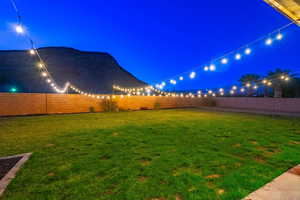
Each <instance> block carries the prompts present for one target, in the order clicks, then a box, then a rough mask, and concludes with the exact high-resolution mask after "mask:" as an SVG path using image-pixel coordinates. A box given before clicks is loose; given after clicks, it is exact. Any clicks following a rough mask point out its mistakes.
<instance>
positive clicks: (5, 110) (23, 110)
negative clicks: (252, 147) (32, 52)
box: [0, 93, 300, 116]
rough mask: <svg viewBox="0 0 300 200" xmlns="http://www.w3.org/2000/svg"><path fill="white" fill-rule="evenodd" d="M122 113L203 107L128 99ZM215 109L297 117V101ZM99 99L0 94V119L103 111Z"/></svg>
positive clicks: (198, 102)
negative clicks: (293, 115)
mask: <svg viewBox="0 0 300 200" xmlns="http://www.w3.org/2000/svg"><path fill="white" fill-rule="evenodd" d="M114 100H115V101H116V102H117V104H118V106H119V108H120V109H122V110H140V109H153V108H154V107H155V105H157V104H159V107H160V108H187V107H201V106H205V105H207V99H206V98H180V97H158V96H155V97H153V96H131V97H127V96H125V97H124V98H120V96H116V98H115V99H114ZM214 100H215V102H216V106H217V107H224V108H237V109H238V108H240V109H251V110H260V111H273V112H290V113H300V99H299V98H298V99H296V98H295V99H281V98H247V97H217V98H214ZM102 101H103V100H101V99H94V98H90V97H87V96H83V95H78V94H36V93H0V116H13V115H36V114H59V113H84V112H91V111H92V110H93V111H94V112H101V111H103V108H102V105H101V102H102Z"/></svg>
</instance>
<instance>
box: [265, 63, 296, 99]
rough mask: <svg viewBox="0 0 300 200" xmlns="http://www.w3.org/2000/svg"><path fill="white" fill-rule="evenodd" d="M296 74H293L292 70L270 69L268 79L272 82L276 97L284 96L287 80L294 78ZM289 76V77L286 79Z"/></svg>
mask: <svg viewBox="0 0 300 200" xmlns="http://www.w3.org/2000/svg"><path fill="white" fill-rule="evenodd" d="M295 75H296V74H291V71H290V70H283V69H279V68H277V69H275V71H269V73H268V79H270V80H271V82H272V88H273V89H274V97H275V98H281V97H282V96H283V92H282V91H283V88H284V86H285V84H286V81H287V80H289V79H290V78H293V77H294V76H295ZM286 77H288V79H285V78H286Z"/></svg>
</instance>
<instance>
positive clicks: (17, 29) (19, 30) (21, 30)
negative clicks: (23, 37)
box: [16, 25, 24, 33]
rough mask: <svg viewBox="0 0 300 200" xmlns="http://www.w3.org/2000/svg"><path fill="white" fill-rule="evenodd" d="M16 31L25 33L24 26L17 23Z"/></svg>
mask: <svg viewBox="0 0 300 200" xmlns="http://www.w3.org/2000/svg"><path fill="white" fill-rule="evenodd" d="M16 32H17V33H24V29H23V27H22V26H21V25H17V26H16Z"/></svg>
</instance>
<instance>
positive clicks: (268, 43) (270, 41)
mask: <svg viewBox="0 0 300 200" xmlns="http://www.w3.org/2000/svg"><path fill="white" fill-rule="evenodd" d="M265 43H266V45H271V44H272V43H273V40H272V39H271V38H268V39H266V41H265Z"/></svg>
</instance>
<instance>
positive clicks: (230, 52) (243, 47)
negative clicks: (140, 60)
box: [162, 22, 295, 84]
mask: <svg viewBox="0 0 300 200" xmlns="http://www.w3.org/2000/svg"><path fill="white" fill-rule="evenodd" d="M293 24H295V22H290V23H288V24H286V25H284V26H282V27H280V28H277V29H275V30H274V31H272V32H270V33H268V34H265V35H264V36H261V37H259V38H258V39H256V40H253V41H252V42H249V43H247V44H245V45H242V46H240V47H239V48H236V49H234V50H231V51H229V52H227V53H225V54H223V55H222V56H218V57H216V58H213V59H211V60H210V61H208V62H204V63H206V64H202V65H199V66H197V67H194V68H192V69H189V70H187V71H185V72H181V73H179V74H176V75H174V76H172V77H171V78H167V79H164V80H162V82H166V83H168V81H172V80H174V79H177V78H180V77H181V76H183V75H185V74H188V73H193V72H194V71H197V70H198V69H200V68H201V67H206V66H209V65H212V64H213V65H215V63H216V62H217V61H221V59H223V58H225V59H227V61H226V63H225V64H227V62H228V58H227V57H228V56H229V55H233V54H235V53H238V52H240V51H241V50H244V51H245V50H247V49H249V50H250V53H249V54H251V52H252V49H251V48H250V47H251V46H253V45H254V44H256V43H258V42H260V41H262V40H266V39H271V40H272V41H271V43H272V42H273V38H271V37H270V36H271V35H274V34H275V33H278V34H281V32H282V31H283V30H285V29H287V28H288V27H290V26H291V25H293ZM280 37H282V35H281V36H280ZM280 40H281V38H280ZM238 54H240V53H238ZM240 55H241V54H240ZM241 56H242V55H241ZM223 64H224V63H223ZM213 71H214V70H213ZM171 84H172V83H171Z"/></svg>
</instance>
